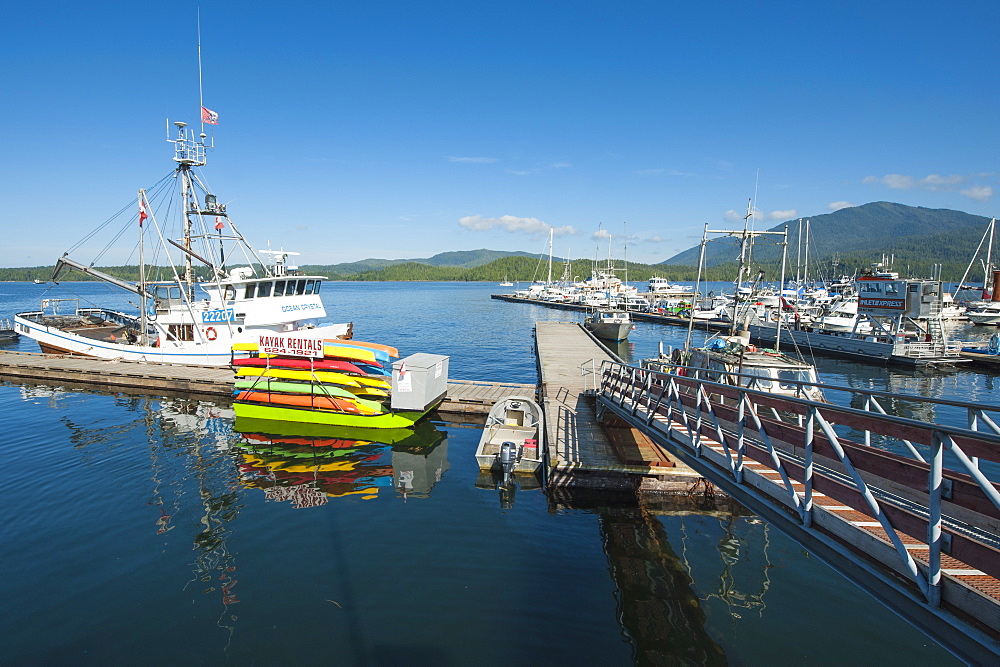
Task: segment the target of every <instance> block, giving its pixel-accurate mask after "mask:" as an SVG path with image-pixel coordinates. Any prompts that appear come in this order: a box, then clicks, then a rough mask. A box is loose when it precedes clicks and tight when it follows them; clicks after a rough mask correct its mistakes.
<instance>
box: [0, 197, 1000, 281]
mask: <svg viewBox="0 0 1000 667" xmlns="http://www.w3.org/2000/svg"><path fill="white" fill-rule="evenodd" d="M806 219H808V220H809V225H808V228H809V236H808V247H809V275H810V276H811V277H815V276H818V275H824V276H829V275H831V274H834V273H837V274H842V273H847V274H851V273H854V272H855V271H857V270H858V269H860V268H864V267H867V266H869V265H870V264H872V263H873V262H877V261H880V260H881V259H882V256H883V255H886V256H892V257H893V259H894V263H893V269H894V270H895V271H898V272H899V273H900V274H901V275H903V276H914V277H929V276H931V275H934V274H937V273H940V275H941V276H942V278H943V279H944V280H959V279H960V278H961V277H962V274H963V273H964V272H965V269H966V267H967V266H968V265H969V263H970V261H971V260H972V256H973V254H975V252H976V248H977V246H978V245H979V243H980V241H981V240H982V237H983V234H984V232H985V231H986V229H987V225H988V224H989V219H988V218H984V217H982V216H978V215H971V214H969V213H963V212H962V211H953V210H949V209H929V208H922V207H914V206H905V205H903V204H894V203H891V202H873V203H871V204H864V205H863V206H853V207H850V208H845V209H841V210H839V211H836V212H835V213H828V214H825V215H817V216H812V217H808V218H807V217H806V216H803V225H802V230H803V236H805V229H806V225H805V222H804V221H805V220H806ZM786 225H787V227H788V246H787V252H788V254H787V266H788V268H787V269H786V274H785V275H786V276H791V275H795V262H796V255H797V254H798V253H799V252H802V253H803V254H804V245H803V246H800V245H799V242H798V239H799V221H798V219H795V220H789V221H787V222H784V223H781V224H779V225H775V226H773V227H771V228H770V230H769V231H780V230H783V229H784V228H785V226H786ZM733 230H734V231H742V224H740V225H739V227H737V226H736V225H734V226H733ZM774 238H775V237H773V236H764V237H760V238H759V239H758V241H756V242H755V246H754V251H753V262H754V264H756V265H759V267H760V268H761V269H763V270H764V271H765V276H766V279H767V280H769V281H773V280H777V279H778V277H779V275H780V271H779V269H780V265H781V248H780V246H778V245H775V241H774ZM699 251H700V246H695V247H693V248H689V249H688V250H685V251H684V252H681V253H678V254H676V255H674V256H673V257H671V258H670V259H667V260H665V261H663V262H661V263H659V264H654V265H645V264H636V263H631V262H630V263H629V265H628V278H629V279H630V280H632V281H642V280H648V279H649V278H650V277H652V276H654V275H656V276H660V277H662V278H666V279H668V280H673V281H682V280H694V278H695V275H697V265H698V254H699ZM739 252H740V248H739V241H738V239H736V238H734V237H721V236H720V235H713V239H712V240H711V241H710V243H708V245H707V246H706V248H705V257H706V267H708V268H707V270H706V273H704V274H703V277H705V278H706V279H708V280H732V279H733V278H735V275H736V270H735V263H736V262H737V261H738V259H739ZM998 254H1000V249H998ZM547 259H548V257H547V256H540V255H539V254H538V253H529V252H522V251H517V252H508V251H503V250H487V249H485V248H483V249H479V250H462V251H455V252H442V253H438V254H437V255H434V256H433V257H427V258H417V259H375V258H369V259H363V260H361V261H358V262H346V263H342V264H329V265H318V264H305V265H302V266H300V267H299V268H300V270H301V271H302V272H303V273H306V274H310V275H324V276H328V277H330V278H332V279H335V280H371V281H385V280H434V281H439V280H443V281H448V280H455V281H500V280H503V279H504V278H507V279H510V280H512V281H518V282H530V281H532V280H544V279H545V278H546V277H547V274H548V271H547V268H548V267H547V266H546V265H547V261H546V260H547ZM563 261H564V260H563V259H562V258H558V257H553V264H554V266H553V277H555V278H557V277H559V276H561V275H562V273H563V266H562V264H563ZM556 264H558V266H556ZM592 264H593V260H591V259H577V260H574V262H573V264H572V266H571V267H570V274H571V275H573V276H574V277H576V278H585V277H587V276H589V275H590V270H591V265H592ZM615 264H616V265H617V266H619V267H624V264H623V263H622V262H621V261H620V260H616V262H615ZM99 268H104V269H108V272H109V273H112V274H114V275H117V276H119V277H122V278H123V279H126V280H136V279H137V278H138V268H137V267H117V270H110V269H111V267H99ZM51 275H52V267H25V268H11V269H2V268H0V280H14V281H24V280H28V281H30V280H35V279H38V280H48V279H49V278H50V277H51ZM622 277H623V278H624V277H625V273H624V271H623V272H622ZM86 279H87V278H86V277H84V276H83V275H82V274H81V275H74V277H73V280H86ZM982 279H983V269H982V268H981V267H980V266H979V265H978V263H977V265H976V266H975V267H973V271H972V273H971V274H970V278H969V280H979V281H981V280H982Z"/></svg>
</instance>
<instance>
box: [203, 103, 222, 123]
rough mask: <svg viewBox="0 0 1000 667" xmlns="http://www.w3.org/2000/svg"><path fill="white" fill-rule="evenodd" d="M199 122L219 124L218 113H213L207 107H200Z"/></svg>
mask: <svg viewBox="0 0 1000 667" xmlns="http://www.w3.org/2000/svg"><path fill="white" fill-rule="evenodd" d="M201 122H203V123H208V124H209V125H218V124H219V114H217V113H215V112H214V111H212V110H211V109H209V108H207V107H202V108H201Z"/></svg>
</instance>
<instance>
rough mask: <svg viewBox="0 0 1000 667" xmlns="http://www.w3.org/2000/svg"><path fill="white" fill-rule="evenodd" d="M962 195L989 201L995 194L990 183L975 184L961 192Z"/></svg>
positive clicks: (980, 200) (979, 200)
mask: <svg viewBox="0 0 1000 667" xmlns="http://www.w3.org/2000/svg"><path fill="white" fill-rule="evenodd" d="M959 194H960V195H963V196H965V197H968V198H969V199H974V200H976V201H978V202H985V201H989V200H990V197H992V196H993V188H992V187H991V186H989V185H973V186H971V187H969V188H966V189H965V190H961V191H960V192H959Z"/></svg>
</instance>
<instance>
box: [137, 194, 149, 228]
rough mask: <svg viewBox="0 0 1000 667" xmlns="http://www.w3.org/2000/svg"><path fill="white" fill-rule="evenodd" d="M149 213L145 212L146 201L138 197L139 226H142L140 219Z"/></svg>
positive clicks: (143, 218) (146, 216)
mask: <svg viewBox="0 0 1000 667" xmlns="http://www.w3.org/2000/svg"><path fill="white" fill-rule="evenodd" d="M148 217H149V215H147V214H146V202H145V200H143V199H142V198H141V197H140V198H139V226H140V227H142V221H143V220H145V219H146V218H148Z"/></svg>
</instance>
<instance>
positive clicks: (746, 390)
mask: <svg viewBox="0 0 1000 667" xmlns="http://www.w3.org/2000/svg"><path fill="white" fill-rule="evenodd" d="M706 373H709V372H708V371H705V370H704V369H693V368H687V367H675V368H674V369H673V370H672V372H658V371H653V370H648V369H643V368H637V367H634V366H627V365H624V364H621V363H617V362H605V363H604V365H603V366H602V369H601V385H600V388H599V390H598V395H597V405H598V415H599V418H600V417H601V416H603V415H604V414H606V413H609V412H610V413H613V414H614V415H616V416H617V417H618V418H620V419H624V420H625V421H627V422H628V423H630V424H631V425H633V426H635V427H636V428H639V429H642V430H643V431H644V432H645V434H646V435H647V436H648V437H650V438H651V439H652V440H654V441H656V442H657V443H659V444H660V445H662V446H664V447H666V448H668V449H670V450H671V451H673V452H674V453H675V454H677V455H678V456H680V457H681V459H682V460H683V461H684V462H685V463H687V464H688V465H690V466H691V467H692V468H694V469H695V470H697V471H698V472H700V473H701V474H703V475H704V476H705V477H706V479H708V480H709V481H711V482H712V483H714V484H715V485H717V486H718V487H720V488H721V489H723V490H725V491H726V492H728V493H729V494H730V495H732V496H733V497H734V498H735V499H736V500H737V501H739V502H740V503H742V504H743V505H745V506H746V507H748V508H749V509H751V510H752V511H754V512H756V513H758V514H759V515H760V516H762V517H763V518H765V519H767V520H768V521H770V522H771V523H772V524H774V525H775V526H777V527H778V528H779V529H781V530H782V531H784V532H785V533H787V534H788V535H789V536H790V537H792V538H793V539H795V540H796V541H798V542H799V543H800V544H802V545H803V546H804V547H805V548H807V549H808V550H809V551H811V552H812V553H813V554H815V555H816V556H818V557H820V558H822V559H823V560H824V561H826V562H827V563H828V564H830V565H831V566H833V567H834V568H835V569H837V570H838V571H840V572H841V573H842V574H844V575H845V576H846V577H847V578H849V579H850V580H852V581H854V582H855V583H857V584H858V585H860V586H862V587H863V588H864V589H865V590H867V591H868V592H869V593H870V594H872V595H873V596H875V597H876V598H877V599H879V600H881V601H882V602H884V603H885V604H887V605H888V606H890V607H891V608H892V609H894V610H895V611H897V613H900V614H901V615H902V616H904V617H905V618H907V619H908V620H910V621H911V622H912V623H914V624H915V625H916V626H917V627H920V628H921V629H922V630H924V631H925V632H926V633H927V634H929V635H931V636H932V637H934V638H935V639H936V640H937V641H939V642H941V643H942V644H943V645H944V646H945V647H947V648H948V649H950V650H951V651H953V652H954V653H955V654H956V655H958V656H960V657H962V658H963V659H966V660H968V661H970V662H972V663H975V664H995V663H997V661H998V659H1000V485H998V484H997V483H995V482H992V481H991V480H989V479H987V477H986V475H984V473H983V471H982V469H983V468H986V469H987V470H989V471H990V472H991V474H992V475H993V477H994V479H995V478H996V477H997V475H996V472H997V471H1000V465H998V462H1000V427H998V426H997V422H998V421H1000V406H987V405H982V404H975V403H962V402H956V401H935V400H933V399H928V398H923V397H919V396H905V397H904V398H905V399H906V401H907V403H910V402H911V401H912V402H916V403H918V404H933V405H935V406H940V407H941V408H945V409H947V410H950V411H951V413H952V414H954V413H955V411H964V414H965V416H966V425H965V426H964V427H956V426H948V425H945V424H941V423H935V422H933V421H920V420H917V419H912V418H907V417H901V416H896V415H891V414H886V409H885V407H884V406H885V405H889V404H890V403H891V402H892V401H891V399H893V398H900V396H899V395H898V394H888V393H883V392H877V391H864V390H858V389H853V388H847V387H833V386H830V385H821V388H822V390H823V392H824V394H825V396H826V397H827V399H828V400H831V401H833V402H832V403H825V402H824V403H821V402H812V401H808V400H804V399H798V398H793V397H783V396H778V395H775V394H772V393H768V392H767V391H762V390H761V389H760V388H759V387H758V386H757V385H756V384H755V383H756V382H757V379H755V377H754V376H751V375H740V374H736V373H733V374H721V375H720V373H718V372H715V373H711V374H708V375H706ZM711 380H716V381H711ZM792 384H793V385H794V384H801V383H792ZM910 404H911V405H912V403H910ZM924 412H927V411H926V410H925V411H924ZM987 462H989V463H987Z"/></svg>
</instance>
